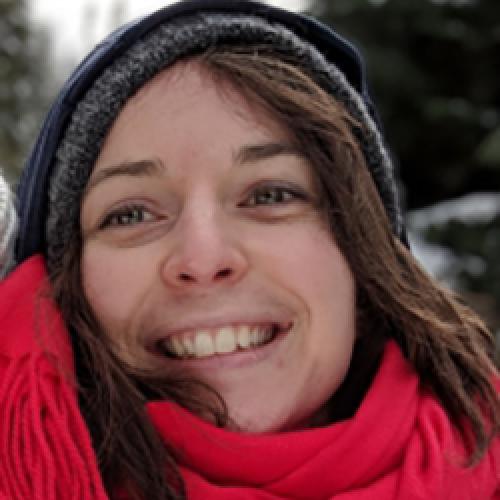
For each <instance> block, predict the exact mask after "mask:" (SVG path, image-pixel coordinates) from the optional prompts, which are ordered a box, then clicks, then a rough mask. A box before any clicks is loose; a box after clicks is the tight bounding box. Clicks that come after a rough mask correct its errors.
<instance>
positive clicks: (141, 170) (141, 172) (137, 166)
mask: <svg viewBox="0 0 500 500" xmlns="http://www.w3.org/2000/svg"><path fill="white" fill-rule="evenodd" d="M163 172H165V165H164V164H163V162H162V161H161V160H160V159H152V160H138V161H126V162H122V163H118V164H117V165H111V166H109V167H105V168H103V169H101V170H98V171H97V172H96V173H95V174H94V175H93V176H92V177H91V178H90V180H89V182H88V184H87V186H86V188H85V191H84V193H83V197H85V196H86V195H87V194H88V192H89V191H90V190H91V189H93V188H95V187H96V186H97V185H98V184H100V183H101V182H103V181H105V180H107V179H110V178H112V177H118V176H132V177H146V176H158V175H161V174H162V173H163Z"/></svg>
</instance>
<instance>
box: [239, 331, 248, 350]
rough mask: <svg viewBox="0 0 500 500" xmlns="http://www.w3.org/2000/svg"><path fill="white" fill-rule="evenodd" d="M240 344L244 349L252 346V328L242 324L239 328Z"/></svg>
mask: <svg viewBox="0 0 500 500" xmlns="http://www.w3.org/2000/svg"><path fill="white" fill-rule="evenodd" d="M238 346H240V347H241V348H242V349H247V348H248V347H250V328H249V327H248V326H240V327H239V329H238Z"/></svg>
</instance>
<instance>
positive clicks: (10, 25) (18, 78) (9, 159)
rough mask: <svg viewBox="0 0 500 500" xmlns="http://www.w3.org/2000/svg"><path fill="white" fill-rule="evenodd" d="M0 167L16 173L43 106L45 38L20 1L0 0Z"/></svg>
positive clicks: (46, 68)
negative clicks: (36, 28)
mask: <svg viewBox="0 0 500 500" xmlns="http://www.w3.org/2000/svg"><path fill="white" fill-rule="evenodd" d="M0 40H1V42H0V167H1V168H2V169H3V170H4V171H5V173H6V175H7V177H8V178H9V179H10V180H11V181H12V180H14V179H15V178H16V177H17V176H18V175H19V171H20V170H21V167H22V165H23V163H24V161H25V159H26V156H27V154H28V151H29V148H30V147H31V144H32V141H33V139H34V136H35V134H36V131H37V130H38V128H39V126H40V121H41V117H42V114H43V112H44V111H45V110H46V108H47V100H48V99H47V91H46V89H47V82H48V80H49V78H48V75H49V74H50V73H49V72H50V67H49V62H48V59H47V41H46V39H45V38H44V37H43V35H42V34H41V33H40V32H37V31H36V30H35V29H34V28H33V27H32V26H30V25H29V22H28V14H27V6H26V4H25V2H24V1H23V0H0Z"/></svg>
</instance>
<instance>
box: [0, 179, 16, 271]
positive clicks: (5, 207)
mask: <svg viewBox="0 0 500 500" xmlns="http://www.w3.org/2000/svg"><path fill="white" fill-rule="evenodd" d="M16 229H17V215H16V209H15V207H14V199H13V195H12V192H11V190H10V188H9V185H8V184H7V181H6V180H5V179H4V177H3V176H2V172H1V171H0V279H2V278H4V277H5V276H6V275H7V273H8V272H9V270H10V269H11V268H12V266H13V264H14V241H15V236H16Z"/></svg>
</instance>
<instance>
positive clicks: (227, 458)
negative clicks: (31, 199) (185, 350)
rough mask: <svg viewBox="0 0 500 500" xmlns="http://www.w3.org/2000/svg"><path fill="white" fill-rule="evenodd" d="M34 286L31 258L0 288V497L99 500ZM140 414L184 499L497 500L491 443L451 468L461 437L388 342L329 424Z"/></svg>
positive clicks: (51, 321)
mask: <svg viewBox="0 0 500 500" xmlns="http://www.w3.org/2000/svg"><path fill="white" fill-rule="evenodd" d="M44 283H46V277H45V271H44V265H43V260H42V259H41V258H39V257H35V258H32V259H30V260H29V261H28V262H26V263H25V264H24V265H22V266H21V267H20V268H19V269H18V270H17V271H16V272H15V273H13V275H11V276H10V277H9V278H8V279H7V280H6V281H4V282H3V283H1V284H0V499H1V500H7V499H8V500H14V499H23V500H28V499H29V500H31V499H40V500H61V499H64V500H66V499H79V500H96V499H97V500H104V499H105V498H106V494H105V492H104V489H103V486H102V482H101V479H100V476H99V472H98V468H97V464H96V459H95V456H94V453H93V451H92V447H91V444H90V436H89V434H88V431H87V429H86V427H85V423H84V421H83V419H82V418H81V415H80V413H79V411H78V404H77V397H76V392H75V389H74V384H73V383H72V373H73V366H72V362H71V349H70V347H69V342H68V337H67V334H66V332H65V329H64V325H63V323H62V320H61V318H60V316H59V314H58V313H57V311H56V310H55V308H54V306H53V305H52V303H51V302H50V301H49V300H47V299H46V298H44V297H43V295H40V290H41V289H43V284H44ZM35 332H36V334H35ZM148 411H149V414H150V417H151V419H152V421H153V423H154V424H155V425H156V427H157V429H158V430H159V432H160V434H161V435H162V436H163V438H164V439H165V440H166V441H167V442H168V443H169V444H170V445H171V446H173V447H174V448H175V449H176V450H177V451H178V452H179V456H180V460H179V466H180V470H181V473H182V476H183V478H184V480H185V483H186V489H187V493H188V499H189V500H207V499H208V500H210V499H217V500H225V499H227V500H259V499H260V500H278V499H295V500H301V499H304V500H305V499H323V500H377V499H384V500H391V499H398V500H411V499H422V500H424V499H425V500H429V499H433V500H441V499H450V500H451V499H452V500H490V499H492V500H500V439H498V438H497V439H496V440H495V442H494V443H493V444H492V446H491V448H490V450H489V452H488V454H487V455H486V456H485V457H484V458H483V460H482V461H481V463H480V464H479V465H478V466H476V467H474V468H472V469H471V468H469V469H464V468H461V467H460V465H459V464H460V462H461V460H463V457H464V450H463V446H462V441H461V439H460V436H459V435H458V433H457V431H456V430H455V429H454V428H453V426H452V425H451V424H450V421H449V419H448V418H447V416H446V413H445V412H444V410H443V409H442V407H441V406H440V405H439V403H438V402H437V401H436V400H435V399H434V398H433V397H432V396H431V395H430V394H428V393H427V392H426V391H424V390H423V389H422V387H421V386H420V384H419V381H418V378H417V376H416V375H415V373H414V372H413V370H412V369H411V367H410V366H409V365H408V363H407V362H406V361H405V360H404V358H403V356H402V355H401V353H400V351H399V349H398V347H397V346H396V344H395V343H392V342H390V343H388V345H387V348H386V351H385V353H384V357H383V360H382V363H381V366H380V369H379V371H378V373H377V375H376V377H375V380H374V382H373V384H372V386H371V388H370V390H369V391H368V393H367V395H366V397H365V399H364V400H363V403H362V405H361V406H360V408H359V409H358V411H357V412H356V415H355V416H354V417H353V418H352V419H349V420H346V421H344V422H341V423H337V424H334V425H331V426H329V427H325V428H320V429H311V430H303V431H296V432H289V433H282V434H272V435H257V436H255V435H245V434H239V433H235V432H230V431H227V430H223V429H217V428H215V427H213V426H212V425H210V424H208V423H206V422H204V421H202V420H200V419H198V418H197V417H195V416H193V415H191V414H190V413H188V412H187V411H185V410H183V409H181V408H180V407H178V406H177V405H174V404H171V403H165V402H157V403H150V404H149V405H148Z"/></svg>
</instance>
